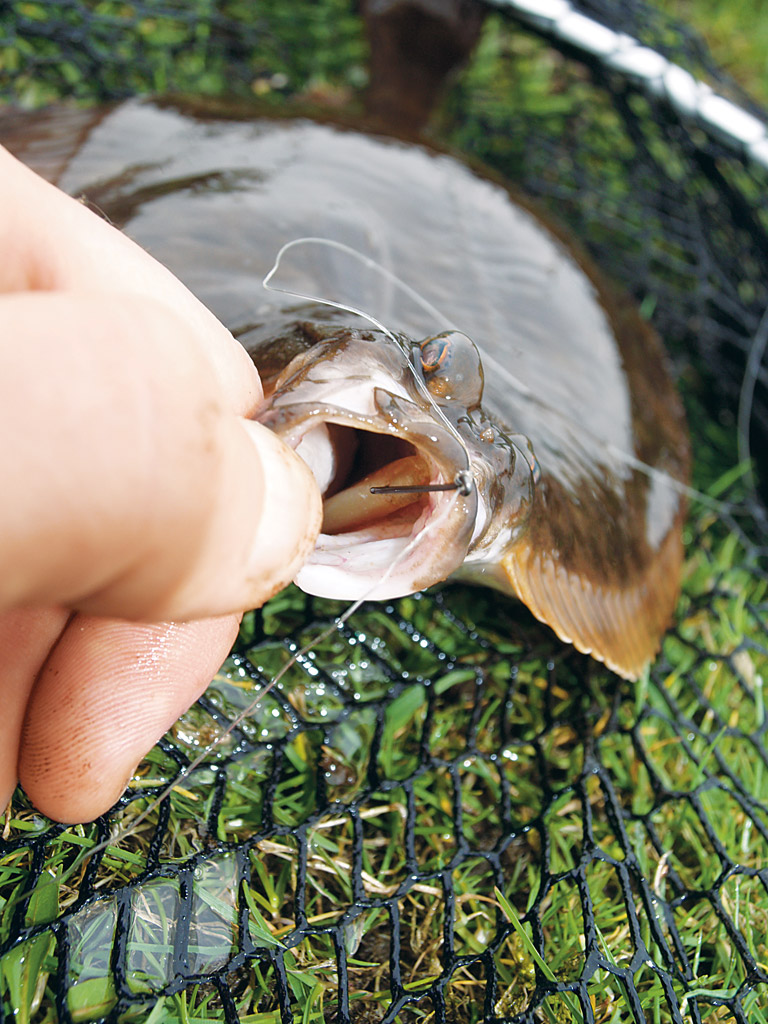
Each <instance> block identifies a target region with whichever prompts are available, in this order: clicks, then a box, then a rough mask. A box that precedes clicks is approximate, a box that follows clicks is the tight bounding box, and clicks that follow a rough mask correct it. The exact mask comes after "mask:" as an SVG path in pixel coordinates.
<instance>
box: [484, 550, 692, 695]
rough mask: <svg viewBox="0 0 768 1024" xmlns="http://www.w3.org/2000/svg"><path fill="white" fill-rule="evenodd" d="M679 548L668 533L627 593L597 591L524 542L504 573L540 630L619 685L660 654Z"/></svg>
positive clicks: (605, 587) (604, 587) (609, 588)
mask: <svg viewBox="0 0 768 1024" xmlns="http://www.w3.org/2000/svg"><path fill="white" fill-rule="evenodd" d="M681 562H682V541H681V538H680V536H679V531H675V530H672V531H670V533H669V535H668V536H667V538H666V539H665V541H664V543H663V545H662V547H661V549H660V550H659V551H658V552H657V553H656V556H655V557H654V558H653V560H652V562H651V563H650V565H648V566H647V567H646V568H645V570H644V571H643V572H640V573H638V574H636V576H635V577H634V578H633V579H629V580H627V583H626V585H623V586H617V585H615V584H600V583H596V582H595V581H593V580H590V579H588V578H587V577H586V576H584V575H581V574H579V573H576V572H574V571H572V570H569V569H568V568H567V567H566V566H565V565H563V564H562V563H561V562H560V561H559V560H558V559H557V557H556V556H553V555H552V554H550V553H549V552H542V551H540V550H533V549H532V548H531V547H530V546H529V545H528V544H527V543H526V542H525V541H524V540H521V541H519V542H518V543H517V544H515V545H514V546H513V547H512V548H511V549H510V550H509V551H508V552H507V554H506V555H505V557H504V559H503V560H502V565H503V568H504V571H505V573H506V575H507V578H508V580H509V582H510V584H511V586H512V588H513V590H514V592H515V594H516V595H517V597H518V598H519V599H520V600H521V601H522V602H523V604H525V605H526V606H527V607H528V608H529V609H530V611H531V612H532V613H533V615H535V617H536V618H537V619H539V620H540V621H541V622H544V623H546V624H547V625H548V626H550V627H551V628H552V629H553V630H554V631H555V633H557V635H558V636H559V637H560V639H561V640H564V641H565V642H566V643H571V644H573V646H574V647H576V649H577V650H579V651H581V652H582V653H583V654H591V655H592V657H593V658H596V659H597V660H598V661H602V662H604V663H605V664H606V665H607V666H608V668H610V669H611V670H612V671H614V672H616V673H617V674H618V675H620V676H623V677H624V678H625V679H632V680H634V679H637V678H638V676H639V675H640V674H641V673H642V671H643V669H644V668H645V667H646V665H648V663H649V662H650V661H651V660H652V659H653V658H654V656H655V655H656V654H657V653H658V650H659V648H660V646H661V638H662V636H663V634H664V632H665V630H666V629H667V627H668V626H669V623H670V620H671V618H672V613H673V611H674V608H675V604H676V601H677V597H678V594H679V583H678V581H679V579H680V564H681Z"/></svg>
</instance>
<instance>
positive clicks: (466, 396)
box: [419, 331, 483, 409]
mask: <svg viewBox="0 0 768 1024" xmlns="http://www.w3.org/2000/svg"><path fill="white" fill-rule="evenodd" d="M419 358H420V360H421V372H422V373H423V375H424V380H425V382H426V385H427V387H428V388H429V390H430V393H431V394H432V395H433V396H434V398H435V399H436V400H437V401H438V402H456V403H457V404H460V405H463V406H465V407H466V408H467V409H474V408H475V407H476V406H478V405H479V404H480V401H481V399H482V397H483V365H482V363H481V361H480V353H479V352H478V351H477V349H476V348H475V346H474V344H473V342H472V341H470V339H469V338H468V337H467V336H466V334H461V333H460V332H459V331H446V332H445V333H444V334H438V335H436V336H435V337H434V338H426V339H425V340H424V341H422V342H421V343H420V344H419Z"/></svg>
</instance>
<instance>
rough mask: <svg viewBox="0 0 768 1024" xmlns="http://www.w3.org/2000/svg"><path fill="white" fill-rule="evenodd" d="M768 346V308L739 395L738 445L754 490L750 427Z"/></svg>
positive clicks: (752, 346)
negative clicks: (761, 368)
mask: <svg viewBox="0 0 768 1024" xmlns="http://www.w3.org/2000/svg"><path fill="white" fill-rule="evenodd" d="M767 344H768V306H767V307H766V308H765V310H764V311H763V315H762V317H761V318H760V323H759V324H758V326H757V330H756V331H755V336H754V338H753V339H752V344H751V345H750V348H749V358H748V359H747V368H746V370H745V371H744V379H743V380H742V382H741V391H740V393H739V414H738V419H737V430H738V434H737V444H738V453H739V462H740V463H745V464H746V466H747V480H748V483H749V486H750V487H751V488H752V490H754V489H755V474H754V472H753V471H752V455H751V451H750V443H749V425H750V423H751V421H752V405H753V403H754V398H755V387H756V385H757V378H758V376H759V374H760V365H761V363H762V361H763V357H764V356H765V349H766V345H767Z"/></svg>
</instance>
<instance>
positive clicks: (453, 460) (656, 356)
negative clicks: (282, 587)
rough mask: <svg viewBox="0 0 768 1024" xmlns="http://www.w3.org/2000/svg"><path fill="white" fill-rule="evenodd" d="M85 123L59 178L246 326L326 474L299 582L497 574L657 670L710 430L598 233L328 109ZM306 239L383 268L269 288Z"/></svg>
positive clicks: (326, 586)
mask: <svg viewBox="0 0 768 1024" xmlns="http://www.w3.org/2000/svg"><path fill="white" fill-rule="evenodd" d="M78 138H79V140H80V141H78V144H77V146H76V147H75V146H74V145H73V150H72V151H71V152H67V153H64V152H61V151H57V153H56V160H55V161H54V163H55V174H52V173H51V170H52V168H51V166H49V167H48V168H47V169H48V171H49V174H51V176H55V177H57V178H58V181H59V183H60V184H61V185H62V187H64V188H65V189H67V190H69V191H70V192H72V193H74V194H82V193H85V194H87V195H88V196H89V198H91V199H92V200H93V201H95V202H96V203H97V204H98V205H99V206H100V207H101V208H102V209H103V210H104V211H105V212H106V213H107V215H109V216H110V217H111V218H112V219H113V220H114V221H116V222H118V223H119V224H120V226H123V227H124V228H125V230H126V231H127V233H128V234H130V235H132V236H133V237H134V238H136V239H137V240H138V241H139V242H140V243H141V244H142V245H144V246H145V247H146V248H148V249H149V250H150V252H152V253H153V255H155V256H156V257H157V258H158V259H160V260H161V261H162V262H163V263H165V264H166V265H167V266H168V267H169V268H170V269H171V270H172V271H173V272H174V273H176V274H177V275H178V276H179V277H180V278H181V279H182V280H183V281H185V283H186V284H187V285H188V286H189V287H190V288H191V289H192V290H193V291H194V292H195V293H196V294H197V295H198V296H199V297H200V298H201V299H202V300H203V301H204V302H206V303H207V304H208V305H209V306H210V307H211V308H212V309H213V311H214V312H215V313H216V314H217V315H218V316H219V317H220V318H221V319H222V320H223V321H224V322H225V323H226V324H227V325H228V326H229V327H230V329H232V330H233V331H234V333H235V334H236V335H237V336H238V337H240V339H241V341H242V342H243V343H244V344H245V345H246V347H247V348H248V350H249V351H250V352H251V354H252V356H253V358H254V360H255V362H256V365H257V366H258V368H259V370H260V372H261V374H262V377H263V379H264V383H265V393H266V395H267V402H266V404H265V406H264V408H263V410H262V411H261V413H260V418H261V420H262V421H263V422H264V423H266V424H268V425H269V426H270V427H271V428H272V429H273V430H275V431H276V432H277V433H278V434H280V436H281V437H283V438H284V439H285V440H286V441H287V442H288V443H289V444H291V445H292V446H293V447H294V448H295V449H296V450H297V451H298V453H299V454H300V455H302V456H303V457H304V458H305V460H306V461H307V462H308V464H309V465H310V466H311V468H312V470H313V472H314V474H315V476H316V479H317V481H318V484H319V485H320V487H321V490H322V491H323V494H324V500H325V520H324V527H323V533H322V534H321V537H320V539H319V542H318V545H317V548H316V550H315V551H314V553H313V555H312V557H311V558H310V560H309V561H308V563H307V564H306V566H305V567H304V568H303V569H302V571H301V572H300V574H299V577H298V580H297V582H298V583H299V585H300V586H302V587H304V588H305V589H307V590H308V591H310V592H312V593H315V594H320V595H327V596H333V597H339V598H348V599H354V598H357V597H359V596H361V595H362V594H366V595H370V596H373V597H378V598H387V597H393V596H396V595H399V594H405V593H410V592H413V591H415V590H418V589H421V588H423V587H426V586H429V585H430V584H432V583H436V582H438V581H440V580H443V579H446V578H447V577H449V576H450V577H451V578H458V579H464V580H467V581H470V582H472V583H478V584H485V585H489V586H492V587H495V588H497V589H500V590H503V591H505V592H507V593H510V594H514V595H516V596H517V597H518V598H520V599H521V600H522V601H523V602H524V603H525V604H526V605H527V606H528V607H529V608H530V609H531V611H532V612H533V614H534V615H535V616H536V617H537V618H539V619H540V620H542V621H543V622H546V623H547V624H548V625H549V626H551V627H552V628H553V629H554V630H555V632H556V633H557V634H558V635H559V636H560V637H561V638H562V639H564V640H566V641H569V642H571V643H573V644H574V645H575V646H576V647H577V648H578V649H579V650H581V651H584V652H586V653H589V654H592V655H593V656H594V657H595V658H597V659H599V660H601V661H604V662H605V663H606V664H607V665H608V666H610V667H611V668H612V669H614V670H615V671H617V672H619V673H620V674H622V675H624V676H627V677H630V678H632V677H635V676H636V675H638V673H639V672H640V671H641V670H642V669H643V667H644V666H645V664H646V663H647V662H648V661H649V660H650V659H651V658H652V657H653V655H654V654H655V652H656V651H657V650H658V647H659V644H660V638H661V635H662V633H663V631H664V629H665V628H666V626H667V625H668V623H669V620H670V617H671V614H672V611H673V608H674V604H675V601H676V598H677V594H678V585H679V576H680V567H681V560H682V543H681V528H682V520H683V517H684V514H685V502H684V498H683V497H682V490H683V488H681V487H680V486H679V485H680V484H682V483H684V482H685V481H686V480H687V477H688V469H689V449H688V440H687V433H686V429H685V423H684V416H683V411H682V408H681V403H680V401H679V398H678V396H677V394H676V392H675V389H674V387H673V385H672V383H671V380H670V377H669V375H668V373H667V369H666V366H665V360H664V355H663V352H662V350H661V346H660V344H659V342H658V339H657V338H656V336H655V335H654V333H653V332H652V330H651V329H650V328H649V327H648V325H647V324H646V323H644V322H643V321H642V319H641V318H640V316H639V315H638V314H637V312H636V311H635V310H634V308H633V307H632V306H631V304H630V303H629V302H628V301H627V300H626V299H624V298H623V297H621V296H620V295H617V294H615V293H614V292H612V291H611V290H609V289H608V288H607V287H606V286H605V285H604V284H603V283H602V282H601V280H600V279H599V277H598V275H597V274H596V273H595V271H594V270H593V269H592V267H591V266H590V265H589V263H588V261H586V260H585V259H584V257H583V256H582V255H580V254H579V251H578V247H577V246H575V245H573V243H572V242H571V241H570V240H568V241H566V240H565V239H564V237H563V235H562V234H561V233H559V232H558V231H557V230H554V229H553V228H552V227H551V226H549V225H548V224H546V223H545V222H544V221H543V220H542V219H541V217H539V216H538V215H536V214H535V213H533V212H532V211H531V210H530V209H529V207H528V205H527V203H526V202H525V201H524V200H521V198H520V197H518V196H515V195H513V194H512V193H511V192H510V191H509V190H508V189H507V188H506V187H504V186H502V185H499V184H498V183H495V182H493V181H490V180H487V179H485V178H483V177H481V176H478V175H477V174H475V173H473V172H472V171H470V170H469V169H468V168H467V167H465V166H464V165H463V164H462V163H460V162H459V161H457V160H455V159H453V158H451V157H449V156H446V155H444V154H439V153H434V152H431V151H429V150H427V149H424V148H421V147H418V146H413V145H404V144H402V143H400V142H397V141H395V140H392V139H386V138H376V137H371V136H367V135H365V134H361V133H359V132H356V131H348V130H342V129H340V128H335V127H332V126H329V125H320V124H316V123H312V122H309V121H304V120H295V121H274V120H255V121H254V120H249V121H238V120H228V119H225V118H221V117H218V118H210V117H200V116H196V115H195V114H194V112H192V113H190V112H189V111H188V110H185V109H181V108H180V107H173V106H167V105H166V106H159V105H155V104H151V103H137V102H131V103H127V104H124V105H123V106H121V107H118V108H116V109H115V110H114V111H113V112H111V113H109V114H108V115H106V116H103V115H100V116H99V118H96V119H94V122H93V123H92V124H91V125H90V126H89V128H88V130H87V131H81V132H80V134H79V136H78ZM36 145H37V150H36V152H37V153H38V154H39V153H40V152H41V148H40V143H39V140H38V141H37V143H36ZM21 155H22V157H24V153H23V152H22V153H21ZM307 235H313V236H320V237H323V238H327V239H331V240H334V241H336V242H338V243H343V244H344V245H346V246H351V247H353V248H354V249H355V250H357V251H358V252H360V253H362V254H363V255H364V257H367V258H370V260H374V261H376V266H377V268H379V269H377V270H376V271H374V270H372V269H371V265H368V264H366V262H365V260H362V261H357V262H355V261H350V260H349V259H348V258H347V257H344V255H343V253H341V252H340V251H337V250H335V249H333V248H330V247H329V248H326V249H325V250H324V251H323V250H322V247H315V249H314V250H312V252H313V255H312V258H311V259H309V257H308V256H307V253H306V252H305V253H304V254H303V256H302V257H301V258H299V259H296V260H293V262H291V261H287V262H286V264H285V266H284V267H283V268H282V281H281V285H280V286H281V287H282V288H284V289H285V290H284V291H282V292H281V291H270V290H267V289H264V288H262V286H261V283H260V282H261V281H262V280H263V278H264V276H265V275H266V274H267V273H268V271H269V270H270V268H271V267H272V265H273V263H274V260H275V255H276V253H277V252H278V251H279V250H280V249H281V247H283V246H285V245H286V243H288V242H290V241H291V240H292V239H297V238H299V237H301V236H307ZM311 248H312V247H310V249H311ZM395 276H396V277H397V278H399V279H400V280H401V281H403V282H405V283H406V284H407V286H409V288H410V289H412V291H413V292H418V293H419V294H420V295H421V296H422V297H423V298H422V300H420V301H416V300H415V299H414V297H413V294H412V293H408V292H407V291H406V290H404V289H402V288H400V287H398V286H396V284H394V283H393V282H394V277H395ZM297 296H318V297H321V298H328V299H336V300H340V305H346V306H349V307H351V308H352V309H357V310H364V311H365V312H367V313H370V314H371V315H372V316H373V317H375V319H376V320H377V321H378V322H379V323H380V324H382V325H385V327H386V328H387V331H386V332H385V331H380V330H377V329H376V328H374V327H372V326H371V324H370V323H368V322H366V321H365V320H364V319H362V318H360V317H357V316H355V315H354V314H352V313H349V312H345V311H343V310H339V309H328V308H324V307H323V306H321V305H318V304H315V303H309V302H307V301H305V300H302V299H300V298H298V297H297ZM470 339H471V340H470ZM460 474H464V476H463V477H462V476H460ZM457 479H459V480H463V481H464V482H465V483H466V481H467V480H468V479H471V486H462V487H457V486H454V485H455V484H456V481H457ZM438 487H440V488H444V487H445V488H447V489H427V488H438ZM414 488H417V490H414ZM286 500H290V496H286ZM427 527H429V529H427ZM418 537H422V538H423V541H421V542H418V543H415V544H414V543H413V542H414V539H415V538H418ZM377 581H378V582H377Z"/></svg>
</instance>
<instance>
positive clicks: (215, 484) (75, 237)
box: [0, 147, 321, 822]
mask: <svg viewBox="0 0 768 1024" xmlns="http://www.w3.org/2000/svg"><path fill="white" fill-rule="evenodd" d="M0 181H2V184H3V188H2V190H0V252H2V254H3V259H2V261H0V325H2V330H1V331H0V439H1V440H0V443H1V445H2V447H0V469H1V470H2V481H3V499H2V502H0V565H2V574H1V575H0V695H2V699H3V707H4V714H3V716H2V720H1V721H0V805H2V806H4V805H5V803H7V801H8V800H9V799H10V797H11V795H12V793H13V789H14V786H15V784H16V781H17V778H18V779H20V781H21V783H22V785H23V786H24V789H25V790H26V792H27V794H28V795H29V797H30V799H31V800H32V801H33V802H34V803H35V805H36V806H37V807H38V808H39V809H40V810H41V811H43V813H45V814H47V815H49V816H50V817H53V818H56V819H58V820H61V821H69V822H75V821H88V820H90V819H92V818H93V817H95V816H96V815H98V814H100V813H102V812H103V811H105V810H107V809H108V808H109V807H110V806H111V805H112V804H113V803H114V801H115V800H116V799H117V797H118V796H119V795H120V793H121V792H122V790H123V787H124V786H125V783H126V781H127V780H128V778H129V777H130V775H131V773H132V772H133V770H134V768H135V767H136V765H137V763H138V761H139V760H140V759H141V757H142V756H143V755H144V754H145V753H146V751H147V750H148V749H149V748H150V747H151V746H152V745H153V744H154V743H155V742H156V741H157V739H159V737H160V736H161V735H162V734H163V733H164V732H165V731H166V730H167V729H168V728H169V727H170V726H171V724H172V723H173V722H174V721H175V719H176V718H177V717H178V716H179V714H180V713H181V712H183V711H184V710H185V709H186V708H187V707H189V705H190V704H192V703H193V701H194V700H196V699H197V697H198V696H199V695H200V693H202V691H203V690H204V689H205V687H206V686H207V684H208V682H209V681H210V679H211V678H212V676H213V675H214V673H215V672H216V670H217V669H218V668H219V666H220V665H221V662H222V661H223V660H224V658H225V657H226V655H227V653H228V651H229V648H230V646H231V644H232V641H233V639H234V637H235V635H236V633H237V628H238V622H239V614H238V613H240V612H242V611H243V610H244V609H246V608H249V607H254V606H257V605H259V604H262V603H263V602H264V601H265V600H266V599H267V598H269V597H270V596H271V595H272V594H273V593H275V592H277V591H278V590H279V589H281V588H282V587H283V586H285V584H286V583H288V582H289V580H290V579H291V578H292V577H293V575H294V574H295V573H296V571H297V570H298V568H299V566H300V565H301V563H302V562H303V560H304V559H305V558H306V556H307V555H308V554H309V552H310V550H311V549H312V546H313V545H314V542H315V539H316V536H317V533H318V530H319V527H320V519H321V504H320V497H319V494H318V492H317V488H316V486H315V484H314V480H313V478H312V476H311V474H310V472H309V470H308V469H307V468H306V467H305V466H304V464H303V463H302V462H301V460H300V459H299V458H298V457H297V456H296V455H294V454H293V452H291V451H290V450H289V449H287V448H286V447H285V446H284V445H283V444H282V443H281V442H279V441H278V440H277V438H276V437H275V436H274V435H273V434H272V433H271V432H269V431H268V430H266V429H265V428H263V427H261V426H260V425H259V424H256V423H253V422H249V421H248V420H247V419H246V418H247V417H249V416H251V415H252V414H253V413H254V411H255V410H256V409H257V408H258V406H259V404H260V402H261V399H262V393H261V385H260V382H259V379H258V374H257V372H256V370H255V368H254V367H253V365H252V363H251V361H250V359H249V357H248V356H247V355H246V353H245V352H244V350H243V349H242V348H241V346H240V345H239V344H238V343H237V342H236V341H235V340H234V339H233V338H232V336H231V335H230V334H229V332H228V331H227V330H226V329H225V328H224V327H223V326H222V325H221V324H220V323H219V322H218V321H217V320H216V319H215V317H214V316H213V315H212V314H211V313H210V312H209V311H208V310H207V309H206V308H205V307H204V306H203V305H202V304H201V303H199V302H198V301H197V299H195V298H194V296H192V295H191V293H190V292H188V291H187V289H186V288H185V287H184V286H183V285H182V284H181V283H180V282H179V281H178V280H176V278H174V277H173V276H172V275H171V274H170V273H169V272H168V271H167V270H165V268H163V267H161V266H160V265H159V264H158V263H156V262H155V261H154V260H153V259H152V258H151V257H150V256H148V255H147V253H145V252H144V251H143V250H141V249H140V248H139V247H138V246H136V245H134V244H133V243H132V242H131V241H130V240H129V239H127V238H126V237H125V236H123V235H122V234H120V232H118V231H116V230H115V229H113V228H111V227H110V226H109V225H108V224H106V223H105V222H104V221H102V220H101V219H100V218H98V217H97V216H95V215H94V214H92V213H90V212H89V211H88V210H87V209H86V208H85V207H84V206H82V204H80V203H78V202H76V201H75V200H73V199H70V198H69V197H68V196H66V195H64V194H63V193H61V192H59V191H58V189H56V188H54V187H53V186H52V185H49V184H47V183H46V182H44V181H43V180H42V179H40V178H38V177H37V176H36V175H35V174H33V173H32V172H31V171H30V170H29V169H27V168H26V167H24V166H23V165H22V164H20V163H19V162H18V161H17V160H15V159H14V158H13V157H12V156H10V154H8V153H7V152H6V151H5V150H3V149H2V147H0Z"/></svg>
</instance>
